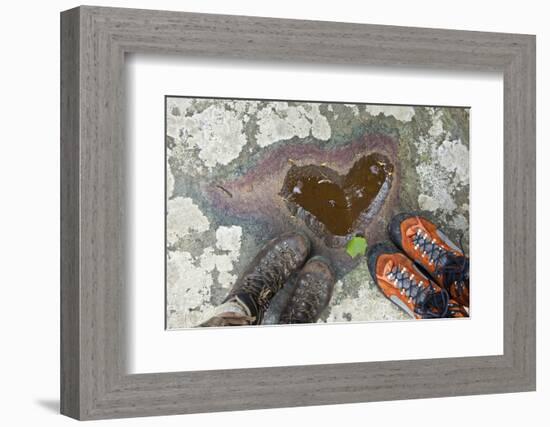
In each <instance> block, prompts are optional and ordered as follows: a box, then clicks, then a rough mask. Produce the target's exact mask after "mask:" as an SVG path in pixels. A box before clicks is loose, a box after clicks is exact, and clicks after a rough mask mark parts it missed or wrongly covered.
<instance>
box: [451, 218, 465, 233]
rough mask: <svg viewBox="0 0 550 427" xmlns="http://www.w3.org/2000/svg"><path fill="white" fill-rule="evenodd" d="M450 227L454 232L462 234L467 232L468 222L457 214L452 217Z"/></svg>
mask: <svg viewBox="0 0 550 427" xmlns="http://www.w3.org/2000/svg"><path fill="white" fill-rule="evenodd" d="M451 227H453V228H454V229H456V230H460V231H462V232H463V233H464V232H466V231H468V228H469V226H468V220H467V219H466V217H465V216H464V215H462V214H457V215H455V216H454V217H453V219H452V220H451Z"/></svg>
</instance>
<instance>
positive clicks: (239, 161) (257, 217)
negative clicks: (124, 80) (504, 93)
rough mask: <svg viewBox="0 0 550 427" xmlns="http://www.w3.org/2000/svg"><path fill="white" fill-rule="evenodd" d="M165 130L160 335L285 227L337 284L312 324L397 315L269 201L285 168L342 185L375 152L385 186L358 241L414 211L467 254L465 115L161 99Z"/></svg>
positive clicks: (361, 270) (208, 307) (343, 261)
mask: <svg viewBox="0 0 550 427" xmlns="http://www.w3.org/2000/svg"><path fill="white" fill-rule="evenodd" d="M166 129H167V131H166V132H167V135H166V144H167V159H166V162H167V164H166V169H167V176H166V184H167V189H166V198H167V220H166V232H167V236H166V237H167V258H166V259H167V277H166V281H167V284H166V285H167V286H166V291H167V294H166V299H167V307H166V310H167V325H168V328H169V329H177V328H187V327H192V326H195V325H197V324H198V323H200V322H201V321H202V320H203V319H204V317H205V316H208V315H209V313H211V311H212V310H213V308H214V307H215V306H216V305H217V304H219V303H220V302H221V301H222V300H223V299H224V298H225V296H226V295H227V292H228V291H229V289H230V287H231V286H232V285H233V283H235V281H236V280H237V278H238V276H239V274H240V273H241V272H242V271H243V270H244V269H245V268H246V266H247V264H248V262H249V261H250V260H251V259H252V258H253V257H254V256H255V254H256V253H257V252H258V250H259V249H260V247H261V246H262V245H263V244H264V243H265V242H266V241H268V240H269V239H271V238H273V237H275V236H276V235H278V234H280V233H282V232H285V231H291V230H301V231H303V232H305V233H306V234H307V235H309V237H310V238H311V240H312V251H313V253H315V254H321V255H324V256H325V257H326V258H328V259H329V260H330V262H331V264H332V265H333V267H334V269H335V271H336V274H337V277H338V282H337V286H336V288H335V291H334V295H333V298H332V300H331V303H330V304H329V307H328V309H327V310H326V312H325V313H324V315H323V316H322V318H321V322H325V321H327V322H348V321H352V322H354V321H369V320H397V319H405V318H406V316H405V315H404V314H403V313H402V312H401V311H400V310H399V309H397V308H396V307H395V306H394V305H393V304H392V303H391V302H389V301H388V300H387V299H385V298H384V297H383V295H382V294H381V293H380V292H379V291H378V289H377V288H376V286H375V285H374V283H373V282H372V280H371V279H370V276H369V273H368V269H367V268H366V262H365V259H364V258H362V257H357V258H356V259H352V258H351V257H350V256H349V255H347V254H346V252H345V249H344V248H342V247H330V246H331V245H330V244H329V245H327V244H326V243H327V242H326V241H324V239H323V238H322V237H320V236H319V235H318V234H317V233H316V232H314V231H312V230H311V229H310V228H309V227H308V226H307V225H306V224H305V223H304V221H303V219H301V218H297V217H296V215H293V213H292V212H291V211H290V210H289V209H288V207H287V204H286V203H285V200H284V199H283V198H282V197H281V196H280V195H279V194H278V193H279V192H280V190H281V188H282V186H283V182H284V180H285V177H286V176H287V173H288V171H289V170H290V169H291V168H292V167H293V166H295V167H303V166H306V165H317V166H319V167H320V166H321V165H326V167H328V168H330V169H332V170H333V171H335V172H336V173H337V174H339V175H342V176H345V175H346V174H347V173H348V171H349V170H350V169H351V167H352V166H353V164H354V163H355V162H356V161H357V160H358V159H360V158H362V157H364V156H366V155H368V154H369V153H373V152H376V153H380V154H381V155H383V156H385V157H386V158H387V159H388V160H389V162H390V163H391V164H392V165H393V167H394V170H393V173H392V179H393V181H392V184H391V191H390V192H389V193H388V195H387V197H386V198H385V201H384V203H383V204H382V206H381V208H380V210H379V212H378V213H377V214H376V215H374V217H373V218H372V221H370V222H369V223H368V224H364V225H365V227H362V228H363V230H362V232H363V234H364V235H365V236H366V238H367V241H368V244H369V245H372V244H374V243H376V242H378V241H381V240H387V239H388V236H387V233H386V226H387V222H388V221H389V219H390V218H391V217H392V215H394V214H395V213H398V212H402V211H411V210H419V209H422V210H425V211H426V214H427V215H429V216H430V218H432V219H433V220H434V221H436V222H437V223H438V224H440V225H441V226H442V228H443V229H444V230H445V231H446V233H447V234H448V235H449V236H450V237H451V238H453V240H455V241H458V239H459V237H460V235H463V238H462V243H463V244H464V247H465V248H466V249H467V248H468V237H469V236H468V231H469V205H470V202H469V198H468V195H469V110H468V109H465V108H447V107H445V108H444V107H410V106H391V105H370V104H368V105H367V104H341V103H332V104H331V103H313V102H309V103H308V102H291V101H281V102H277V101H261V100H230V99H205V98H197V99H193V98H181V97H169V98H167V101H166ZM159 286H160V285H159ZM474 286H475V284H474ZM285 289H286V288H285ZM286 296H287V295H286ZM284 303H285V292H284V290H283V292H280V293H279V294H278V295H277V296H276V298H275V300H274V301H273V303H272V306H271V308H270V309H269V311H268V313H267V314H266V316H265V321H266V323H276V322H277V319H278V314H279V313H280V311H281V309H282V307H283V306H284Z"/></svg>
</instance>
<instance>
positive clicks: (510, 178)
mask: <svg viewBox="0 0 550 427" xmlns="http://www.w3.org/2000/svg"><path fill="white" fill-rule="evenodd" d="M61 20H62V25H61V38H62V56H61V58H62V64H61V80H62V93H61V118H62V132H61V135H62V137H61V161H62V176H61V189H62V195H61V204H62V206H61V212H62V217H61V223H62V224H61V230H62V236H61V243H62V244H61V246H62V265H61V276H62V281H61V296H62V298H61V300H62V303H61V311H62V313H61V314H62V327H61V353H62V359H61V364H62V369H61V372H62V375H61V403H62V406H61V407H62V413H64V414H66V415H68V416H71V417H74V418H78V419H100V418H116V417H130V416H150V415H165V414H181V413H193V412H212V411H227V410H242V409H258V408H274V407H282V406H303V405H321V404H335V403H348V402H364V401H379V400H391V399H410V398H422V397H437V396H458V395H465V394H481V393H503V392H514V391H528V390H534V389H535V317H536V315H535V269H534V265H535V255H536V254H535V38H534V36H529V35H518V34H497V33H483V32H469V31H451V30H439V29H423V28H408V27H391V26H378V25H360V24H345V23H334V22H316V21H301V20H282V19H270V18H255V17H242V16H224V15H206V14H194V13H181V12H163V11H146V10H132V9H113V8H96V7H80V8H77V9H73V10H70V11H67V12H63V13H62V19H61ZM127 53H151V54H159V53H171V54H178V55H185V56H188V57H190V56H194V57H198V56H202V57H213V58H221V59H231V58H236V59H246V60H253V59H255V60H267V61H273V60H277V61H281V60H284V61H291V62H292V63H293V64H296V66H300V65H301V64H307V63H320V64H324V65H323V66H330V65H345V66H346V67H359V66H361V65H365V64H370V65H373V64H374V65H391V66H394V67H400V66H407V67H419V68H427V67H429V68H438V69H450V70H487V71H500V72H502V73H503V75H504V92H505V93H504V123H505V126H504V170H505V177H504V212H505V217H504V354H503V355H502V356H488V357H469V358H449V359H429V360H414V361H400V362H369V363H353V364H334V365H314V366H292V367H277V368H258V369H237V370H223V371H204V372H197V371H194V372H179V373H158V374H140V375H128V374H127V373H126V372H127V371H126V368H125V367H126V364H125V360H126V354H125V351H126V345H125V343H126V339H127V334H126V328H127V325H126V323H125V309H126V306H125V301H126V298H125V296H126V292H127V286H128V280H129V277H130V272H129V271H128V265H127V257H126V255H125V254H126V250H127V246H128V245H129V244H130V243H129V242H130V240H129V239H130V238H131V236H130V235H129V234H128V232H127V226H128V225H127V224H126V221H125V211H126V209H127V207H126V204H127V203H126V201H127V197H128V194H127V188H128V187H127V185H126V182H127V178H128V175H127V171H128V165H126V164H125V162H126V160H125V159H126V158H127V156H126V150H127V149H128V147H127V145H126V140H125V138H124V122H125V111H124V102H125V82H124V55H125V54H127Z"/></svg>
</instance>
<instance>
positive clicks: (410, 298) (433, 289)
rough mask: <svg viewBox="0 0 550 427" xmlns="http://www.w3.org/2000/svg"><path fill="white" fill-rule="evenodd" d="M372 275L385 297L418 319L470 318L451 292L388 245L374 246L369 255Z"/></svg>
mask: <svg viewBox="0 0 550 427" xmlns="http://www.w3.org/2000/svg"><path fill="white" fill-rule="evenodd" d="M367 263H368V266H369V271H370V274H371V276H372V278H373V280H374V282H375V283H376V285H377V286H378V287H379V288H380V290H381V291H382V293H383V294H384V296H385V297H386V298H388V299H389V300H390V301H392V302H393V303H394V304H396V305H397V306H398V307H399V308H401V309H402V310H403V311H405V312H406V313H407V314H409V315H410V316H411V317H413V318H415V319H432V318H441V317H467V316H468V313H467V311H466V310H464V309H463V307H462V306H461V305H460V304H457V303H456V301H454V300H452V299H450V298H449V293H448V292H447V291H446V290H445V289H442V288H441V287H439V286H438V285H437V284H436V283H434V282H433V281H431V280H430V279H429V278H428V277H427V276H426V275H424V273H422V272H421V271H420V270H419V269H418V267H417V266H416V265H415V264H414V263H413V262H412V261H411V260H410V259H409V258H408V257H407V256H406V255H405V254H403V253H401V252H400V251H399V249H397V248H396V247H395V246H393V245H392V244H390V243H389V242H384V243H379V244H376V245H374V246H372V247H371V248H370V249H369V252H368V254H367Z"/></svg>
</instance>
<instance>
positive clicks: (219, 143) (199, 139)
mask: <svg viewBox="0 0 550 427" xmlns="http://www.w3.org/2000/svg"><path fill="white" fill-rule="evenodd" d="M178 143H181V144H183V145H184V146H185V147H187V148H189V149H193V148H198V149H199V152H198V156H199V158H200V159H201V160H202V161H203V162H204V164H205V165H206V166H207V167H209V168H212V167H214V166H216V165H217V164H221V165H227V164H229V163H230V162H231V161H232V160H234V159H236V158H237V157H238V156H239V154H240V152H241V150H242V148H243V147H244V145H245V144H246V136H245V135H244V133H243V122H242V119H241V118H240V117H239V115H238V113H236V112H235V111H232V110H227V109H226V108H224V106H223V105H211V106H210V107H208V108H206V109H205V110H204V111H202V112H201V113H197V114H194V115H192V116H190V117H186V118H185V119H184V120H183V121H182V128H181V130H180V135H179V138H178Z"/></svg>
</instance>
